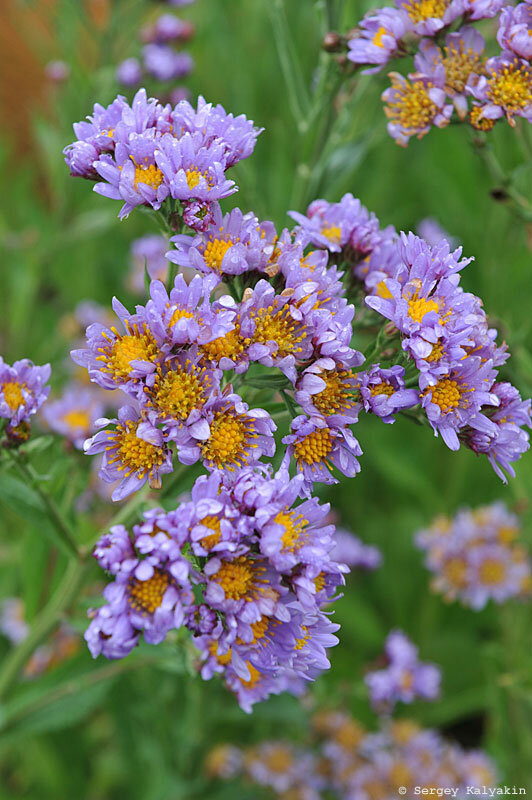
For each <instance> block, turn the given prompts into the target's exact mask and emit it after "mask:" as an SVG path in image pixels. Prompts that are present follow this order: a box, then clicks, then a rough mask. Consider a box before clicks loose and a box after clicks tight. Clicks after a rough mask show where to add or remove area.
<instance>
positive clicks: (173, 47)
mask: <svg viewBox="0 0 532 800" xmlns="http://www.w3.org/2000/svg"><path fill="white" fill-rule="evenodd" d="M193 36H194V25H193V24H192V23H191V22H188V21H186V20H183V19H180V18H179V17H178V16H176V15H175V14H172V13H168V12H165V13H163V14H160V15H159V16H158V17H157V19H156V20H155V21H154V22H153V23H150V24H148V25H145V26H144V27H143V28H142V29H141V30H140V32H139V38H140V40H141V42H142V43H143V47H142V50H141V53H140V57H138V58H137V57H135V56H132V57H130V58H126V59H125V60H124V61H122V62H121V63H120V64H119V65H118V67H117V68H116V80H117V82H118V83H119V84H120V85H122V86H124V87H137V86H139V85H140V84H141V83H142V82H143V81H144V80H145V79H149V78H153V79H155V80H156V81H157V82H158V83H159V84H171V86H172V88H171V91H170V93H169V96H170V99H171V100H172V101H173V102H178V101H179V100H182V99H185V98H186V96H187V90H186V89H185V88H184V87H182V86H178V87H175V81H178V80H181V79H182V78H185V77H186V76H187V75H189V74H190V72H191V71H192V69H193V66H194V63H193V60H192V57H191V56H190V54H189V53H187V52H186V51H183V50H181V49H180V47H181V46H182V45H183V44H185V43H186V42H188V41H189V40H190V39H191V38H192V37H193ZM161 88H162V87H159V93H160V89H161Z"/></svg>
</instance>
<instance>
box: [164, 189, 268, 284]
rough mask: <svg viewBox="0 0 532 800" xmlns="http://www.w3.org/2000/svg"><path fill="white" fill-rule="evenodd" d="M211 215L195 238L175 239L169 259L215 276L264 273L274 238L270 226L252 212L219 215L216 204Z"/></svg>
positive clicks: (238, 210) (235, 209)
mask: <svg viewBox="0 0 532 800" xmlns="http://www.w3.org/2000/svg"><path fill="white" fill-rule="evenodd" d="M213 214H214V218H213V221H212V222H211V223H210V224H209V225H207V226H206V227H205V229H204V230H202V232H201V234H199V235H198V236H194V237H191V236H183V235H180V236H174V237H173V239H172V242H174V244H175V246H176V250H171V251H170V252H169V253H168V259H169V260H170V261H173V262H174V263H176V264H179V265H180V266H181V267H191V268H193V269H197V270H199V271H200V272H205V273H210V272H213V273H214V274H215V275H221V274H225V275H241V274H242V273H243V272H249V271H251V270H256V271H258V272H264V270H265V268H266V266H267V264H268V261H269V259H270V258H271V256H272V253H273V250H274V246H275V241H276V239H277V235H276V232H275V227H274V225H273V223H271V222H262V223H261V222H259V220H258V219H257V217H256V216H255V215H254V214H253V213H251V212H250V213H248V214H242V212H241V211H240V209H239V208H234V209H233V210H232V211H230V212H229V213H228V214H225V215H224V216H222V212H221V209H220V206H219V204H218V203H217V204H216V205H215V206H214V211H213Z"/></svg>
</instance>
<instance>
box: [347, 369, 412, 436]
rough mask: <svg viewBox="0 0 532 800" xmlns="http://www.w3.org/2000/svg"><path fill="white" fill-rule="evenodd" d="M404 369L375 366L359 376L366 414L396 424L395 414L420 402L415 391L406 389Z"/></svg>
mask: <svg viewBox="0 0 532 800" xmlns="http://www.w3.org/2000/svg"><path fill="white" fill-rule="evenodd" d="M404 374H405V370H404V367H401V366H399V365H396V366H394V367H391V368H390V369H383V368H381V367H380V365H379V364H374V365H373V366H372V367H371V368H370V369H369V370H368V371H367V372H360V373H358V376H357V382H358V389H359V392H360V398H361V400H362V404H363V406H364V410H365V411H366V412H370V411H371V412H373V414H377V416H379V417H382V421H383V422H395V414H396V412H397V411H399V410H400V409H403V408H412V406H415V405H417V403H418V402H419V393H418V392H417V391H416V390H415V389H405V381H404Z"/></svg>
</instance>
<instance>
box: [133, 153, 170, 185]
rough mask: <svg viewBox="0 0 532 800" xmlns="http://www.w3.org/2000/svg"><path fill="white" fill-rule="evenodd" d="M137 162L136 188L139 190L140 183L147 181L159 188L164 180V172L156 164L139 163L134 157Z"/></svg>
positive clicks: (146, 182) (148, 183)
mask: <svg viewBox="0 0 532 800" xmlns="http://www.w3.org/2000/svg"><path fill="white" fill-rule="evenodd" d="M132 161H133V163H134V164H135V181H134V183H135V189H136V190H137V191H138V185H139V183H145V184H147V185H148V186H151V187H152V189H158V188H159V186H160V185H161V183H162V182H163V180H164V176H163V173H162V172H161V170H160V169H159V168H158V167H156V166H155V164H147V165H143V164H137V162H136V161H135V159H132Z"/></svg>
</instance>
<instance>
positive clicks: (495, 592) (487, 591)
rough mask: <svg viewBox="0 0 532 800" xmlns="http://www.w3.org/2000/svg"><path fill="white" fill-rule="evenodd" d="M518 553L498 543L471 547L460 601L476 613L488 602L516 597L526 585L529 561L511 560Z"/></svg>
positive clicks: (498, 601)
mask: <svg viewBox="0 0 532 800" xmlns="http://www.w3.org/2000/svg"><path fill="white" fill-rule="evenodd" d="M516 554H517V555H520V552H519V551H516V550H515V549H513V548H512V549H510V548H509V547H507V546H504V545H502V544H485V545H480V546H478V547H474V548H471V549H470V551H469V553H468V559H467V562H468V563H467V568H468V570H467V571H468V574H467V579H466V580H467V584H468V585H467V588H465V589H464V593H463V596H462V599H463V601H464V602H465V603H466V604H467V605H470V606H471V608H473V609H475V610H476V611H478V610H479V609H481V608H484V606H485V605H486V603H487V602H488V600H493V601H494V602H495V603H504V602H505V600H508V599H509V598H510V597H515V596H516V595H518V594H520V591H521V588H522V586H523V584H524V582H526V583H527V584H530V577H531V571H530V562H529V560H528V558H525V559H524V560H521V558H519V557H518V558H517V559H516V557H515V555H516Z"/></svg>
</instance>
